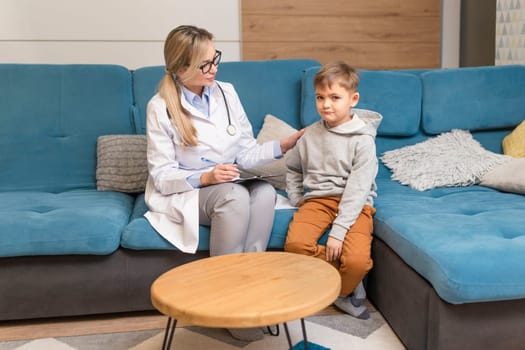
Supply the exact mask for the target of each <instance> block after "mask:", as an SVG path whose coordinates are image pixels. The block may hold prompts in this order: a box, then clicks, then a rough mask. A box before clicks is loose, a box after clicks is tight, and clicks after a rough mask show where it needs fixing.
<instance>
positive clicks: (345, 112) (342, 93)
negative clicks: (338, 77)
mask: <svg viewBox="0 0 525 350" xmlns="http://www.w3.org/2000/svg"><path fill="white" fill-rule="evenodd" d="M357 102H359V93H358V92H356V91H348V90H347V89H345V88H344V87H342V86H341V85H340V84H338V83H334V84H332V86H328V85H325V86H317V87H316V88H315V103H316V106H317V112H319V115H320V116H321V118H323V120H324V121H326V124H328V126H329V127H331V128H333V127H335V126H338V125H341V124H343V123H345V122H347V121H349V120H351V119H352V111H351V109H352V107H354V106H355V105H356V104H357Z"/></svg>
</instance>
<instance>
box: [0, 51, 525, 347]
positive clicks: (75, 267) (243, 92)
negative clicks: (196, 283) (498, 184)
mask: <svg viewBox="0 0 525 350" xmlns="http://www.w3.org/2000/svg"><path fill="white" fill-rule="evenodd" d="M318 67H319V63H318V62H316V61H313V60H282V61H279V60H277V61H260V62H226V63H223V64H221V66H220V69H219V76H218V79H219V80H225V81H230V82H232V83H233V84H234V85H235V86H236V88H237V91H238V93H239V95H240V97H241V99H242V101H243V103H244V106H245V109H246V112H247V114H248V116H249V118H250V120H251V121H252V124H253V127H254V134H257V133H258V131H259V130H260V129H261V127H262V124H263V120H264V116H265V115H266V114H272V115H275V116H278V117H279V118H281V119H282V120H284V121H286V122H287V123H288V124H290V125H291V126H292V127H294V128H300V127H302V126H304V125H309V124H311V123H312V122H314V121H316V120H318V118H319V117H318V115H317V113H316V111H315V105H314V97H313V96H314V91H313V87H312V78H313V76H314V74H315V73H316V72H317V70H318ZM163 74H164V70H163V67H144V68H140V69H137V70H135V71H129V70H127V69H126V68H123V67H119V66H108V65H16V64H4V65H0V122H1V124H2V128H1V129H0V146H2V149H3V152H2V153H1V154H0V169H2V170H1V171H0V235H1V236H0V237H1V239H0V266H2V268H1V269H0V280H1V281H2V282H1V288H0V315H2V317H1V320H18V319H27V318H40V317H57V316H75V315H87V314H100V313H114V312H127V311H141V310H151V309H152V306H151V303H150V299H149V287H150V285H151V283H152V281H153V280H154V279H155V278H156V277H157V276H158V275H160V274H161V273H163V272H164V271H166V270H168V269H170V268H172V267H174V266H177V265H180V264H183V263H186V262H188V261H192V260H194V259H199V258H202V257H205V256H207V255H208V251H207V249H208V237H209V231H208V230H207V229H206V228H205V227H201V240H200V245H199V250H198V252H197V254H195V255H190V254H184V253H181V252H180V251H178V250H176V249H175V248H173V247H172V246H170V245H169V244H168V243H167V242H166V241H165V240H163V239H162V238H161V237H160V236H159V235H158V234H156V232H155V231H154V230H153V229H152V228H151V226H150V225H149V224H148V223H147V221H146V220H145V219H144V217H143V214H144V212H145V211H146V206H145V204H144V198H143V194H141V193H138V194H129V193H121V192H115V191H97V190H96V177H95V171H96V166H97V153H96V145H97V138H98V137H99V136H102V135H117V134H128V135H131V134H143V133H144V132H145V108H146V104H147V101H148V100H149V98H150V97H151V96H152V95H153V94H154V92H155V88H156V85H157V83H158V81H159V80H160V78H161V77H162V75H163ZM524 83H525V67H523V66H509V67H478V68H461V69H450V70H429V71H425V70H412V71H361V84H360V92H361V100H360V103H359V105H358V107H359V108H365V109H372V110H376V111H378V112H380V113H381V114H382V115H383V117H384V119H383V122H382V124H381V126H380V128H379V130H378V137H377V149H378V156H381V154H383V152H385V151H388V150H393V149H397V148H400V147H403V146H406V145H412V144H415V143H418V142H420V141H423V140H426V139H428V138H430V137H433V136H436V135H438V134H440V133H443V132H447V131H450V130H452V129H458V128H459V129H468V130H470V131H471V132H472V134H473V135H474V137H475V138H476V139H477V140H479V141H480V143H481V144H482V145H483V146H484V147H486V148H487V149H489V150H491V151H494V152H501V141H502V138H503V137H504V136H505V135H507V134H508V133H509V132H510V131H511V130H512V129H513V128H514V127H515V126H516V125H517V124H519V122H520V121H521V120H523V119H525V89H523V86H524ZM377 183H378V188H379V189H378V198H377V200H376V208H377V213H376V216H375V230H374V235H375V239H374V243H373V251H372V254H373V258H374V268H373V270H372V271H371V272H370V274H369V276H368V278H367V283H366V287H367V291H368V295H369V298H370V300H371V301H372V302H373V303H374V304H375V306H376V307H377V308H378V309H379V310H380V311H381V313H382V314H383V315H384V317H385V318H386V319H387V321H388V322H389V323H390V325H391V326H392V328H393V329H394V331H395V332H396V334H397V335H398V336H399V337H400V339H401V341H402V342H403V343H404V344H405V345H406V347H407V348H409V349H480V348H492V349H521V348H522V344H525V336H524V335H523V334H522V333H521V330H522V329H523V326H524V323H525V322H524V321H525V318H524V317H523V313H524V311H525V267H524V266H522V264H520V261H521V260H520V258H521V256H520V252H523V251H525V249H524V248H525V241H524V238H523V234H524V233H525V231H524V230H523V227H525V216H524V215H523V213H525V197H524V196H523V195H518V194H511V193H503V192H499V191H497V190H494V189H491V188H487V187H481V186H470V187H450V188H436V189H433V190H429V191H423V192H420V191H416V190H413V189H411V188H409V187H407V186H403V185H401V184H399V183H398V182H396V181H394V180H392V179H391V173H390V171H389V170H388V169H387V168H386V167H385V166H384V165H383V164H380V171H379V174H378V178H377ZM293 212H294V211H293V210H291V209H285V210H278V211H277V214H276V218H275V222H274V227H273V231H272V236H271V240H270V249H282V247H283V245H284V239H285V235H286V231H287V226H288V222H289V221H290V219H291V217H292V215H293Z"/></svg>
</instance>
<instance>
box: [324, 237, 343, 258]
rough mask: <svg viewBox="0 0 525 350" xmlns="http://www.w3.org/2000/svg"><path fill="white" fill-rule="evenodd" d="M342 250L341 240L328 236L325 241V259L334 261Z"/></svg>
mask: <svg viewBox="0 0 525 350" xmlns="http://www.w3.org/2000/svg"><path fill="white" fill-rule="evenodd" d="M342 250H343V242H342V241H340V240H338V239H336V238H334V237H328V240H327V241H326V261H329V262H330V261H336V260H339V258H340V257H341V252H342Z"/></svg>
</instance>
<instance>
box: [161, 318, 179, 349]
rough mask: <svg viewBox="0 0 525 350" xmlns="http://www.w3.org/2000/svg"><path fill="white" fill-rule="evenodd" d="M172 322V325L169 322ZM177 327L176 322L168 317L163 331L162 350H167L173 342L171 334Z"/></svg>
mask: <svg viewBox="0 0 525 350" xmlns="http://www.w3.org/2000/svg"><path fill="white" fill-rule="evenodd" d="M172 320H173V323H172V322H171V321H172ZM176 326H177V320H176V319H172V318H171V317H168V324H167V325H166V330H165V331H164V340H163V341H162V350H169V349H170V348H171V343H172V342H173V333H174V332H175V327H176Z"/></svg>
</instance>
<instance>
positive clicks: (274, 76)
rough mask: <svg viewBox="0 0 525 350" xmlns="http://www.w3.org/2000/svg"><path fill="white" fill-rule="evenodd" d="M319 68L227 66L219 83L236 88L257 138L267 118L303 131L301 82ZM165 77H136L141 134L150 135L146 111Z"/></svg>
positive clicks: (145, 72)
mask: <svg viewBox="0 0 525 350" xmlns="http://www.w3.org/2000/svg"><path fill="white" fill-rule="evenodd" d="M316 65H319V62H318V61H315V60H308V59H290V60H272V61H242V62H224V63H221V64H220V66H219V70H218V73H217V80H221V81H227V82H229V83H232V84H233V86H234V87H235V89H236V91H237V93H238V94H239V97H240V99H241V101H242V103H243V106H244V108H245V111H246V115H247V116H248V118H249V119H250V122H251V123H252V126H253V134H254V135H257V134H258V133H259V130H260V129H261V128H262V124H263V122H264V117H265V116H266V114H273V115H276V116H279V117H280V118H283V120H284V121H285V122H287V123H288V124H290V125H291V126H292V127H294V128H300V127H301V121H300V118H299V113H300V99H301V78H302V74H303V71H304V70H305V69H307V68H309V67H312V66H316ZM164 75H165V72H164V67H163V66H156V67H144V68H139V69H137V70H136V71H135V72H134V73H133V87H134V89H133V91H134V98H135V101H136V108H135V110H134V120H135V125H136V127H137V133H141V134H144V133H145V132H146V107H147V104H148V101H149V99H150V98H151V97H152V96H153V95H154V94H155V93H156V91H157V87H158V84H159V82H160V80H161V78H162V77H163V76H164Z"/></svg>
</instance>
